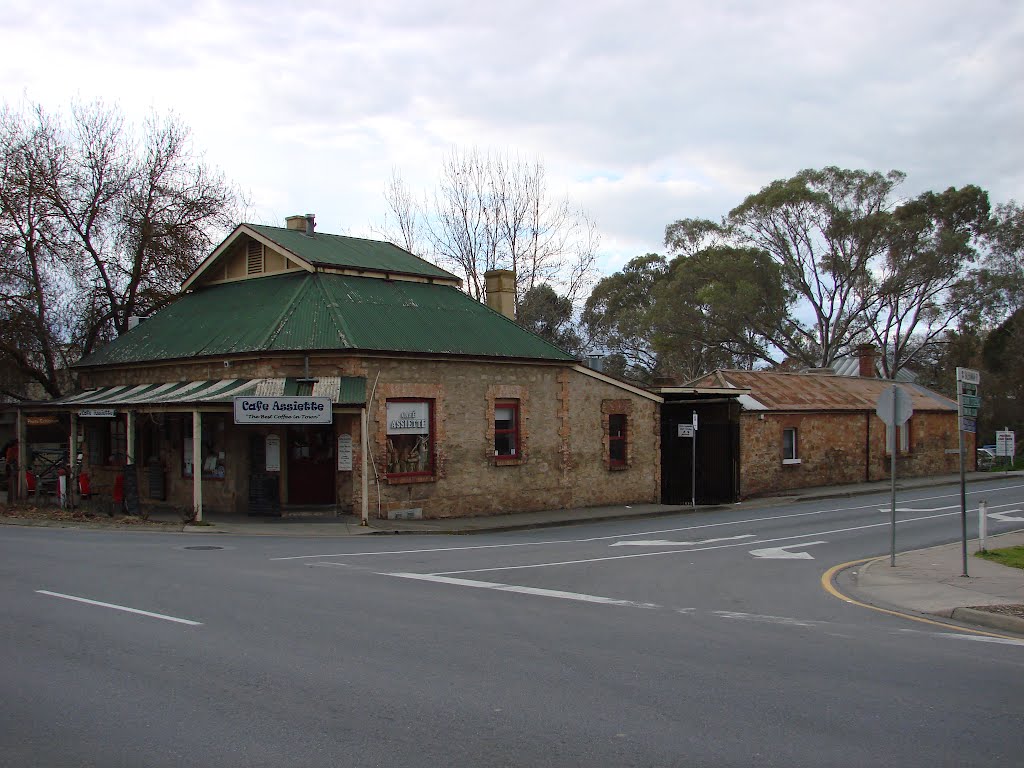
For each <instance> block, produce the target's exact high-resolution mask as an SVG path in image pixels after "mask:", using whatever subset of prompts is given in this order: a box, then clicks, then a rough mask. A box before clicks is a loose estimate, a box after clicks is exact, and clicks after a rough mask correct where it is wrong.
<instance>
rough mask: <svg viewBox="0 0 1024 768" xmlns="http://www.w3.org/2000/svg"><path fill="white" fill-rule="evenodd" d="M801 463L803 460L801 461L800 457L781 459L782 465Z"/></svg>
mask: <svg viewBox="0 0 1024 768" xmlns="http://www.w3.org/2000/svg"><path fill="white" fill-rule="evenodd" d="M802 463H803V461H801V460H800V459H783V460H782V466H784V467H786V466H795V465H797V464H802Z"/></svg>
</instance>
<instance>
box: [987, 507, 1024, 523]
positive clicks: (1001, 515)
mask: <svg viewBox="0 0 1024 768" xmlns="http://www.w3.org/2000/svg"><path fill="white" fill-rule="evenodd" d="M1015 512H1020V510H1019V509H1008V510H1006V511H1005V512H989V513H988V516H989V517H991V518H993V519H995V520H1002V521H1003V522H1006V523H1024V517H1013V514H1014V513H1015Z"/></svg>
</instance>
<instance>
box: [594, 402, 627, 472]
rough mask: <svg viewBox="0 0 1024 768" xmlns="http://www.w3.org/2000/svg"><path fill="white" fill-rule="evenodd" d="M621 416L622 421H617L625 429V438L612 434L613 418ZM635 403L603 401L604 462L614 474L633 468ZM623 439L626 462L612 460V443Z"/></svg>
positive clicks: (605, 466)
mask: <svg viewBox="0 0 1024 768" xmlns="http://www.w3.org/2000/svg"><path fill="white" fill-rule="evenodd" d="M613 415H614V416H621V417H622V419H621V420H620V419H615V420H614V421H615V422H617V424H618V425H620V426H621V427H623V428H624V431H625V433H626V434H625V436H624V437H622V438H617V437H616V436H614V435H613V434H612V426H613V420H612V418H611V417H612V416H613ZM632 417H633V401H632V400H602V401H601V432H602V438H601V441H602V462H603V464H604V468H605V469H607V470H610V471H612V472H615V471H622V470H625V469H629V468H630V467H631V466H633V432H634V431H635V430H634V429H633V424H632V423H631V422H632V420H633V418H632ZM618 439H622V441H623V442H624V443H625V461H613V460H612V443H613V442H614V441H616V440H618Z"/></svg>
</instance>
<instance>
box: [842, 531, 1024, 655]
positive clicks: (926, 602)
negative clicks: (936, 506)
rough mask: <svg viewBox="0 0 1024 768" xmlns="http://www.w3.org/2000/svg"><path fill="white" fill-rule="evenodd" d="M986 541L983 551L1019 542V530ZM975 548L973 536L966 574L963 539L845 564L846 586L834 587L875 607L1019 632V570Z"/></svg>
mask: <svg viewBox="0 0 1024 768" xmlns="http://www.w3.org/2000/svg"><path fill="white" fill-rule="evenodd" d="M985 545H986V549H988V550H993V549H1004V548H1006V547H1020V546H1024V530H1021V531H1016V532H1014V533H1004V534H1001V535H999V536H989V537H988V538H987V539H986V541H985ZM978 550H979V543H978V540H977V539H975V540H972V541H969V542H968V543H967V576H966V577H964V575H963V573H964V557H963V543H962V542H957V543H955V544H945V545H943V546H939V547H932V548H930V549H919V550H916V551H913V552H897V553H896V565H895V566H893V565H891V564H890V558H889V556H885V557H880V558H876V559H874V560H869V561H868V562H866V563H863V564H860V565H858V566H852V567H851V568H849V569H847V570H848V573H847V574H846V578H847V579H848V582H847V583H848V586H847V584H841V585H839V587H838V588H839V590H840V591H841V592H843V593H844V594H847V595H848V596H850V597H852V598H855V599H858V600H861V601H863V602H866V603H869V604H871V605H874V606H878V607H882V608H891V609H895V610H897V611H901V612H910V613H915V614H930V615H932V616H940V617H944V618H950V619H953V620H954V621H958V622H963V623H965V624H974V625H981V626H985V627H989V628H991V629H998V630H1002V631H1004V632H1012V633H1014V634H1019V635H1022V636H1024V569H1021V568H1010V567H1007V566H1005V565H999V564H998V563H993V562H990V561H988V560H983V559H981V558H979V557H975V556H974V554H975V553H976V552H977V551H978ZM991 606H999V610H993V609H992V608H991ZM986 608H987V609H986Z"/></svg>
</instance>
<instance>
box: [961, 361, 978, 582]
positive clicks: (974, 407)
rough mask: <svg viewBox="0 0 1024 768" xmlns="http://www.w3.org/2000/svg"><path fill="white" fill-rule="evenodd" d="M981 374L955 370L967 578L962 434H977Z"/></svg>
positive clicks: (963, 538)
mask: <svg viewBox="0 0 1024 768" xmlns="http://www.w3.org/2000/svg"><path fill="white" fill-rule="evenodd" d="M979 384H981V374H979V373H978V372H977V371H975V370H972V369H970V368H957V369H956V406H957V419H958V420H959V421H960V429H959V430H958V431H957V434H958V435H959V436H960V532H961V539H962V541H963V546H962V547H961V549H962V550H963V552H962V554H963V562H964V572H963V574H962V575H963V576H965V577H966V576H967V477H966V471H967V470H966V450H965V448H966V441H965V440H964V434H965V433H967V434H977V432H978V409H979V408H980V407H981V396H980V395H978V385H979Z"/></svg>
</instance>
